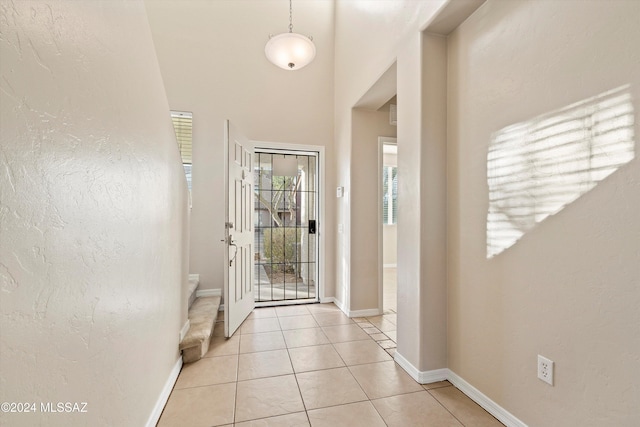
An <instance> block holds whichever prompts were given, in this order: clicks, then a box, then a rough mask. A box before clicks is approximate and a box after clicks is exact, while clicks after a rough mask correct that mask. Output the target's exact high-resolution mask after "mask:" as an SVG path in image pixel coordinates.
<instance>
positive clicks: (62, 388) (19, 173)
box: [0, 0, 188, 426]
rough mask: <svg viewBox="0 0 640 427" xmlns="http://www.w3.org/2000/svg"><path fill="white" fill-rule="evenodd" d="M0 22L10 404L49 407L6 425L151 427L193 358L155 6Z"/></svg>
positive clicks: (42, 8) (1, 351)
mask: <svg viewBox="0 0 640 427" xmlns="http://www.w3.org/2000/svg"><path fill="white" fill-rule="evenodd" d="M9 6H10V7H9ZM0 14H1V17H0V25H1V32H2V41H1V42H0V57H2V61H0V75H1V76H2V78H1V79H0V88H1V90H0V97H1V102H0V112H1V116H0V117H1V122H2V131H1V132H0V163H1V164H2V167H0V170H1V172H0V175H1V178H0V194H1V196H0V260H1V262H0V284H1V294H2V297H1V298H0V312H1V318H0V321H1V322H2V323H1V327H0V330H1V341H0V384H1V386H0V401H2V402H34V403H35V404H36V412H34V413H29V414H26V413H4V411H3V412H2V413H0V424H2V425H11V426H33V425H64V426H86V425H114V426H115V425H118V426H124V425H136V426H141V425H145V423H146V422H147V420H148V419H149V417H150V414H151V413H152V410H153V409H154V405H155V404H156V402H157V399H158V398H159V396H160V394H161V391H162V390H163V387H164V385H165V382H166V381H167V379H168V378H169V376H170V373H171V372H172V369H173V368H174V367H175V366H176V363H177V361H178V359H179V353H178V333H179V331H180V328H181V326H182V323H183V321H184V320H185V318H184V317H182V316H181V308H182V306H183V304H184V300H183V295H184V292H182V289H181V288H182V286H184V285H186V282H187V272H186V270H184V269H183V266H182V260H183V259H186V258H187V254H186V253H184V251H183V247H184V244H183V242H184V241H185V238H186V236H185V235H184V234H183V226H184V224H185V222H186V221H187V215H188V214H187V204H186V194H187V191H186V181H185V178H184V173H183V170H182V165H181V163H180V158H179V153H178V150H177V146H176V141H175V137H174V134H173V129H172V125H171V121H170V120H169V116H168V114H169V106H168V104H167V99H166V96H165V92H164V87H163V84H162V78H161V76H160V71H159V69H158V64H157V60H156V56H155V53H154V47H153V42H152V40H151V33H150V31H149V26H148V23H147V18H146V15H145V9H144V5H143V3H142V2H141V1H112V0H109V1H92V2H77V1H55V2H42V1H20V2H13V3H11V4H9V3H8V2H4V1H3V2H2V8H1V10H0ZM41 402H42V403H45V404H46V403H53V405H54V408H56V406H55V405H56V403H57V402H72V403H75V402H77V403H79V404H81V403H82V402H86V404H87V405H86V407H83V406H81V405H79V406H78V409H80V408H84V409H86V411H87V412H86V413H70V414H69V413H68V414H65V413H45V412H42V411H41V407H40V403H41Z"/></svg>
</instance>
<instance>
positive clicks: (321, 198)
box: [251, 141, 333, 307]
mask: <svg viewBox="0 0 640 427" xmlns="http://www.w3.org/2000/svg"><path fill="white" fill-rule="evenodd" d="M251 143H252V144H253V147H252V149H253V152H254V153H255V151H256V150H281V151H291V152H293V154H295V152H299V154H304V152H315V153H318V170H317V174H318V178H317V179H318V188H319V191H318V202H317V203H318V232H317V233H316V235H317V239H318V285H317V287H316V290H317V300H318V301H319V302H321V303H327V302H333V297H327V296H326V295H325V277H326V271H325V270H326V263H325V240H326V239H325V236H326V234H327V228H326V224H327V220H326V215H325V186H326V178H325V177H326V175H325V157H324V153H325V147H323V146H321V145H305V144H290V143H283V142H270V141H251ZM313 302H316V301H313V300H312V301H309V303H313ZM293 304H301V301H300V300H293V301H290V302H288V301H275V302H274V304H270V303H269V302H267V303H259V304H257V305H256V306H260V307H264V306H268V305H293Z"/></svg>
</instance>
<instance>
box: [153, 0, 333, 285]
mask: <svg viewBox="0 0 640 427" xmlns="http://www.w3.org/2000/svg"><path fill="white" fill-rule="evenodd" d="M146 6H147V11H148V15H149V22H150V25H151V30H152V33H153V38H154V42H155V45H156V50H157V54H158V60H159V62H160V68H161V71H162V76H163V79H164V83H165V87H166V90H167V96H168V99H169V105H170V106H171V108H172V109H176V110H184V111H192V112H193V120H194V124H193V190H192V194H193V209H192V212H191V265H190V271H191V273H199V274H200V279H201V282H200V289H216V288H217V289H220V288H222V280H223V270H222V269H223V264H224V263H223V250H224V248H225V245H224V243H222V242H221V240H222V239H224V203H220V201H221V200H224V192H223V190H224V189H223V187H222V182H223V159H224V156H223V140H222V137H223V132H222V130H223V121H224V119H230V120H231V121H232V122H233V123H234V124H235V125H236V126H237V127H238V128H239V129H241V130H242V131H243V132H244V134H245V135H246V136H247V137H248V138H249V139H252V140H256V141H271V142H278V143H289V144H303V145H315V146H324V147H325V148H326V156H327V159H325V161H326V163H325V164H326V165H327V168H326V176H325V177H324V178H326V180H325V184H326V186H327V189H328V191H327V194H328V195H329V196H330V197H327V200H326V213H327V217H326V218H324V222H321V223H319V224H318V227H319V232H320V233H322V235H323V236H324V238H325V239H326V240H325V242H326V248H327V252H328V253H329V254H331V253H333V248H334V244H335V243H334V242H335V239H334V235H335V225H334V224H335V223H334V212H335V200H336V199H335V197H334V196H333V195H334V194H335V185H336V184H335V179H334V177H335V167H334V165H335V162H334V161H333V159H334V152H333V115H332V111H333V61H334V58H333V8H334V6H333V1H330V0H321V1H300V2H294V4H293V18H294V20H293V24H294V31H296V32H300V33H303V34H309V35H312V36H313V40H314V43H315V44H316V48H317V56H316V58H315V60H314V61H313V62H312V63H311V64H310V65H308V66H307V67H305V68H303V69H301V70H297V71H294V72H290V71H286V70H282V69H280V68H277V67H276V66H274V65H273V64H271V63H270V62H268V60H267V59H266V57H265V55H264V46H265V44H266V42H267V40H268V36H269V34H278V33H281V32H285V31H287V27H288V22H289V20H288V18H289V8H288V6H289V5H288V3H287V2H284V1H283V2H273V1H260V0H246V1H233V0H216V1H210V0H191V1H188V2H185V1H180V0H166V1H165V0H163V1H156V0H148V1H146ZM334 262H335V259H334V258H333V257H332V256H327V257H326V263H325V265H324V266H321V267H320V268H324V270H325V272H330V271H334ZM325 277H326V281H325V285H326V289H325V294H326V295H333V293H334V285H333V282H334V281H333V275H330V276H329V275H327V274H325Z"/></svg>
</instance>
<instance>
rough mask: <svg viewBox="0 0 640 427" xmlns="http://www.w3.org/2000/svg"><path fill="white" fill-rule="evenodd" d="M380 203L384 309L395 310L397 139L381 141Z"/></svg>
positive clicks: (396, 280)
mask: <svg viewBox="0 0 640 427" xmlns="http://www.w3.org/2000/svg"><path fill="white" fill-rule="evenodd" d="M378 142H379V144H378V145H379V150H380V153H379V156H378V158H379V159H380V161H379V168H378V170H379V172H380V180H379V182H380V205H381V209H382V213H381V215H380V218H381V224H380V228H381V230H380V231H381V233H380V234H381V235H382V250H381V252H382V292H381V293H382V310H383V313H387V314H389V313H396V312H397V309H398V274H397V255H398V244H397V242H398V146H397V140H396V138H388V137H380V138H379V140H378Z"/></svg>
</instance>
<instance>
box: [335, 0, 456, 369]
mask: <svg viewBox="0 0 640 427" xmlns="http://www.w3.org/2000/svg"><path fill="white" fill-rule="evenodd" d="M444 3H446V2H445V1H444V0H443V1H425V2H414V1H410V0H401V1H394V2H380V1H364V0H363V1H341V0H338V1H336V13H335V20H336V22H335V26H336V30H335V37H336V40H335V46H336V48H335V49H336V50H335V107H334V114H335V142H336V153H337V157H336V168H337V169H336V170H337V180H338V185H341V186H344V187H345V197H344V198H342V199H340V200H339V203H338V209H337V215H338V216H337V218H336V222H337V226H338V235H337V241H336V264H335V265H336V298H337V299H338V302H339V303H341V304H342V305H343V307H344V308H345V310H347V311H349V310H350V306H351V301H350V295H351V293H352V289H351V288H352V286H353V284H352V283H351V280H352V278H353V277H355V275H354V274H352V272H351V269H357V270H362V269H364V268H367V266H364V265H362V266H361V265H359V264H358V262H359V261H358V259H353V257H354V255H355V254H356V253H355V250H353V249H352V245H353V244H354V236H357V238H358V239H360V238H363V239H366V237H364V236H362V235H360V236H358V235H357V234H354V233H353V232H352V230H351V229H352V221H353V216H352V214H351V212H352V207H353V206H354V204H353V203H352V200H351V198H352V193H351V190H352V188H353V183H352V179H353V177H352V175H353V174H354V171H353V170H352V168H353V166H354V165H356V164H357V162H356V161H355V159H352V157H351V156H352V148H351V145H352V122H353V114H352V108H353V107H354V106H356V105H357V103H358V102H359V100H360V99H361V98H362V97H363V96H364V95H365V94H366V93H367V92H368V91H369V89H370V88H372V87H373V86H374V85H375V84H376V82H377V81H378V79H379V78H380V77H381V76H383V75H384V74H385V73H386V72H387V70H389V69H390V67H392V66H393V64H394V63H395V62H396V59H398V60H399V59H400V57H401V56H403V55H404V56H403V61H405V62H406V64H410V63H412V61H413V60H415V59H418V60H419V58H420V57H421V53H420V52H419V50H415V51H411V50H407V49H406V48H405V45H406V41H407V39H408V38H410V37H412V36H414V37H415V34H416V33H417V32H418V31H419V29H420V28H421V26H423V25H424V24H425V23H426V22H427V21H428V20H429V19H430V18H431V17H432V16H433V15H434V13H435V12H436V11H437V9H438V8H439V7H440V6H442V5H443V4H444ZM403 70H406V71H402V72H403V73H411V72H412V68H411V66H409V67H408V68H403ZM397 80H398V85H400V81H401V80H404V81H407V80H408V79H407V75H405V74H401V71H400V63H399V62H398V74H397ZM409 80H411V79H409ZM409 90H415V87H413V89H409ZM399 98H400V97H399ZM412 107H413V106H412V105H411V104H410V103H407V100H406V99H405V100H401V99H399V102H398V114H399V116H398V117H399V121H400V112H401V110H402V109H403V108H404V109H405V112H408V111H410V110H411V108H412ZM405 119H406V120H408V121H405V122H404V123H403V124H401V125H399V126H398V128H397V133H398V137H399V138H398V144H399V146H401V145H402V139H401V138H400V133H401V128H402V127H403V126H404V129H405V130H404V135H405V137H406V138H413V137H414V136H416V135H415V134H414V133H413V132H414V131H413V130H409V129H412V124H413V123H414V122H413V121H414V120H415V118H414V117H408V116H405ZM418 123H419V119H418ZM417 129H418V132H419V125H418V127H417ZM407 132H408V133H407ZM418 136H419V133H418ZM415 154H416V153H415V152H412V151H407V156H409V157H410V156H412V155H415ZM410 191H413V190H410ZM412 196H415V193H413V192H411V194H407V200H416V199H415V198H412ZM409 210H410V209H409ZM403 212H404V209H403ZM340 230H342V232H340ZM405 243H406V244H407V246H411V245H410V244H409V242H405ZM412 243H414V244H416V245H418V244H419V241H413V242H412ZM411 262H412V265H415V266H416V268H417V266H419V260H417V259H415V260H412V261H411ZM416 279H417V277H416ZM356 292H358V291H357V290H356ZM414 297H415V295H409V296H408V298H407V301H415V298H414ZM359 308H361V309H364V307H360V306H359ZM366 308H367V309H374V308H377V305H376V306H371V307H366ZM400 310H401V308H400V307H399V311H400ZM405 313H412V314H411V315H410V316H412V317H410V318H408V319H407V320H406V321H407V322H408V323H410V324H416V323H417V321H418V314H417V313H418V306H413V307H410V308H409V307H408V308H407V310H405ZM399 340H400V341H404V342H405V343H407V344H408V343H412V342H414V341H413V340H410V339H407V338H406V337H405V338H399ZM399 345H400V344H399ZM408 345H411V346H413V345H414V344H408ZM417 353H418V352H417V350H416V351H415V353H414V354H415V355H416V358H417Z"/></svg>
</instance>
